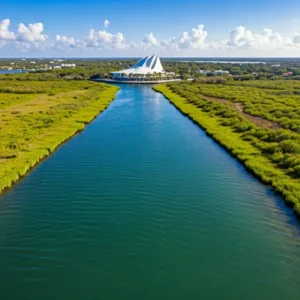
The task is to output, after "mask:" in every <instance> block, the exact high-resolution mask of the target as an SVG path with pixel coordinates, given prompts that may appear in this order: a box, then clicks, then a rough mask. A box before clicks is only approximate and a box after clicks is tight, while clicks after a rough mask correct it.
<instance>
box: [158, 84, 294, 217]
mask: <svg viewBox="0 0 300 300" xmlns="http://www.w3.org/2000/svg"><path fill="white" fill-rule="evenodd" d="M153 89H154V90H155V91H157V92H160V93H162V94H163V95H164V96H165V97H166V98H167V99H168V100H169V101H170V102H171V103H172V104H173V105H174V106H175V107H176V108H177V109H179V110H180V111H181V112H182V113H183V114H184V115H186V116H188V117H189V118H190V119H192V120H193V121H194V122H195V123H196V124H198V125H199V126H200V127H202V128H203V129H204V130H205V131H206V133H207V134H208V135H210V136H211V137H212V138H213V139H215V140H216V141H217V142H218V143H219V144H220V145H222V146H223V147H224V148H225V149H227V151H229V152H230V153H231V154H232V155H233V156H234V157H236V158H237V159H238V160H239V161H240V162H242V163H243V165H244V166H245V167H246V168H247V169H248V170H249V171H250V172H251V173H253V174H254V175H255V176H256V177H258V178H259V179H260V180H261V181H262V182H264V183H266V184H269V185H271V186H272V187H273V188H274V190H275V191H276V192H278V193H279V194H280V195H282V196H283V197H284V199H285V200H286V201H287V203H288V204H289V205H291V206H293V208H294V210H295V212H296V213H297V214H298V215H300V181H299V178H298V177H297V176H295V174H294V173H292V174H291V173H290V170H288V169H285V168H282V167H279V166H278V165H276V164H275V162H274V161H271V159H270V157H268V156H267V155H266V154H265V153H266V152H263V151H262V148H263V146H262V145H261V144H259V143H260V142H261V141H260V140H259V141H255V142H254V140H253V139H252V140H251V139H250V137H249V135H248V136H246V135H245V132H247V131H248V132H250V131H251V133H252V132H254V131H255V130H256V129H257V128H256V125H255V124H251V122H249V121H248V120H246V119H244V117H243V116H238V113H237V112H232V111H231V109H230V107H229V106H226V105H225V104H219V103H217V104H216V103H214V102H211V103H209V104H211V107H210V108H207V107H205V105H206V103H205V102H207V101H205V100H203V99H202V100H200V101H198V102H196V101H195V102H194V101H193V100H192V99H191V98H190V97H189V96H191V97H192V96H193V93H186V95H187V96H186V97H183V96H182V95H179V94H178V93H175V92H174V91H173V90H172V89H171V88H169V87H168V86H167V85H165V84H160V85H156V86H154V87H153ZM181 91H182V92H184V88H183V87H181ZM198 93H199V92H198ZM201 101H202V103H200V102H201ZM203 101H204V102H203ZM203 103H204V104H203ZM217 105H218V106H217ZM220 108H221V109H223V111H224V114H227V115H228V114H231V116H232V117H233V118H235V121H236V123H238V124H237V125H235V126H236V127H231V125H232V124H231V123H229V121H228V120H226V122H225V121H224V119H226V118H227V117H226V118H223V119H222V116H220V113H219V114H217V113H216V111H217V110H218V109H220ZM213 110H215V112H213ZM237 126H240V127H241V128H240V130H237ZM242 127H243V128H242ZM257 130H260V131H262V129H257ZM264 130H267V129H264ZM265 132H266V131H265ZM267 133H268V134H269V135H270V136H271V135H272V134H273V135H274V132H273V133H272V132H271V131H268V132H267ZM283 134H287V133H286V132H281V135H283ZM258 144H259V145H260V147H261V148H259V147H258V146H257V145H258ZM274 144H275V143H274V142H273V144H272V146H274V147H275V146H277V144H276V145H274ZM271 150H272V149H269V151H271ZM272 154H273V156H274V154H277V156H279V152H277V153H276V151H274V153H272ZM284 155H286V153H284V154H283V156H284ZM288 159H290V160H291V157H288ZM294 161H295V157H294Z"/></svg>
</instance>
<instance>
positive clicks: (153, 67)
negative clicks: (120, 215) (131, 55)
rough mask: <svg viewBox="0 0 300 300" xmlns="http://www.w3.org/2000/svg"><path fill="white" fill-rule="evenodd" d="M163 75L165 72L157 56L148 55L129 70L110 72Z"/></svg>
mask: <svg viewBox="0 0 300 300" xmlns="http://www.w3.org/2000/svg"><path fill="white" fill-rule="evenodd" d="M155 72H156V73H163V72H165V70H164V68H163V67H162V65H161V62H160V58H159V56H158V55H149V56H146V57H143V58H141V59H140V60H139V61H138V62H137V63H136V64H135V65H133V66H132V67H131V68H130V69H126V70H121V71H117V72H112V73H111V74H115V75H117V74H122V73H124V74H126V75H128V74H130V73H133V74H148V73H150V74H153V73H155Z"/></svg>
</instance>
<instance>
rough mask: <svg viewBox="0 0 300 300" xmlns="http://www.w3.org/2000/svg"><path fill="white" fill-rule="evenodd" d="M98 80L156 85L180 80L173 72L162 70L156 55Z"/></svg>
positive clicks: (144, 58)
mask: <svg viewBox="0 0 300 300" xmlns="http://www.w3.org/2000/svg"><path fill="white" fill-rule="evenodd" d="M96 80H97V79H96ZM98 80H100V81H106V82H124V83H153V82H154V83H156V82H169V81H179V80H181V79H180V76H179V75H176V74H175V73H174V72H166V71H165V70H164V68H163V66H162V64H161V61H160V58H159V56H158V55H149V56H146V57H143V58H141V59H140V60H139V61H138V62H137V63H136V64H134V65H133V66H132V67H131V68H129V69H125V70H121V71H116V72H111V73H110V74H109V76H108V78H105V79H98Z"/></svg>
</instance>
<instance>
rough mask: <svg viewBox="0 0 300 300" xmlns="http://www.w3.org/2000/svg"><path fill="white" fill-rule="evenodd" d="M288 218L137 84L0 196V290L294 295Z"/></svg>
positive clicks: (82, 294)
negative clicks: (82, 130)
mask: <svg viewBox="0 0 300 300" xmlns="http://www.w3.org/2000/svg"><path fill="white" fill-rule="evenodd" d="M299 228H300V227H299V224H298V222H297V221H296V220H295V218H294V216H293V213H292V212H291V211H290V210H289V209H287V208H286V207H285V205H284V203H283V201H282V200H281V199H279V198H278V197H276V196H275V195H274V194H273V193H272V192H271V191H270V190H269V189H268V188H267V187H266V186H264V185H262V184H260V183H259V182H258V181H257V180H255V179H254V178H252V177H251V176H250V175H249V174H247V173H246V172H245V170H244V169H243V168H242V167H241V166H240V165H239V164H238V163H237V162H236V161H235V159H233V158H232V157H230V156H229V155H228V154H227V153H226V152H225V151H224V150H223V149H222V148H220V147H219V146H218V145H217V144H216V143H214V142H213V141H212V140H211V139H210V138H208V137H207V136H206V135H205V134H204V133H203V131H201V130H200V129H199V128H198V127H196V126H195V125H194V124H193V123H192V122H191V121H190V120H188V119H187V118H185V117H184V116H182V115H181V114H180V113H179V112H178V111H177V110H176V109H175V108H174V107H173V106H172V105H171V104H169V103H168V102H167V101H166V100H165V99H164V98H163V96H162V95H160V94H158V93H155V92H154V91H152V90H151V89H150V88H149V87H148V86H125V85H123V86H122V87H121V90H120V91H119V93H118V95H117V98H116V100H115V101H114V102H113V103H112V104H111V106H110V107H109V109H107V110H106V111H105V112H104V113H102V114H101V116H100V117H98V118H97V119H96V120H95V121H94V122H93V123H92V124H90V125H89V126H88V127H87V128H86V130H85V131H84V132H82V133H81V134H79V135H77V136H75V137H74V138H73V139H72V140H70V141H69V142H67V143H66V144H64V145H63V146H62V147H61V148H60V149H59V150H58V151H56V152H55V153H54V154H53V155H52V156H51V157H50V158H49V159H47V160H45V161H44V162H43V163H42V164H40V165H39V166H38V167H37V168H35V170H34V171H33V172H31V173H30V174H29V175H28V176H27V177H26V178H25V179H24V180H22V181H21V182H19V183H18V184H17V185H15V187H14V188H13V189H12V190H10V191H8V192H6V193H5V194H3V195H2V197H1V198H0V299H1V300H7V299H8V300H10V299H13V300H19V299H30V300H40V299H43V300H46V299H49V300H50V299H51V300H53V299H59V300H60V299H62V300H77V299H85V300H90V299H113V300H115V299H130V300H135V299H137V300H141V299H156V300H160V299H163V300H168V299H172V300H173V299H176V300H177V299H197V300H198V299H218V300H219V299H239V300H240V299H264V300H265V299H272V300H277V299H278V300H279V299H280V300H282V299H295V300H296V299H297V300H299V299H300V236H299V232H300V231H299Z"/></svg>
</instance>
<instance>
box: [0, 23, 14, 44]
mask: <svg viewBox="0 0 300 300" xmlns="http://www.w3.org/2000/svg"><path fill="white" fill-rule="evenodd" d="M9 25H10V20H9V19H5V20H3V21H1V22H0V41H12V40H15V39H16V36H15V34H14V33H13V32H11V31H9V29H8V28H9Z"/></svg>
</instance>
